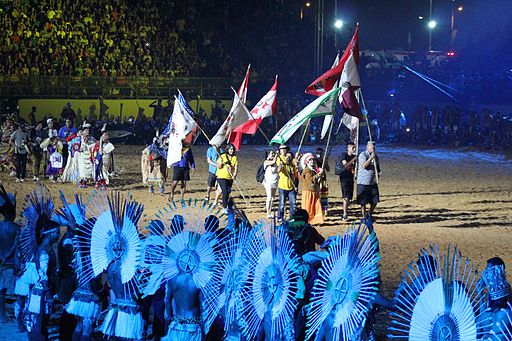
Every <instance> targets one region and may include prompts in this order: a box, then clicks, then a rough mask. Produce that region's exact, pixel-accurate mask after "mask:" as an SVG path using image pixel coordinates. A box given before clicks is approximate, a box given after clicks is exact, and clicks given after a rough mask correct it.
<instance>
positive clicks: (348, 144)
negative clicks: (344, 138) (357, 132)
mask: <svg viewBox="0 0 512 341" xmlns="http://www.w3.org/2000/svg"><path fill="white" fill-rule="evenodd" d="M355 145H356V144H355V143H354V142H348V143H347V147H348V146H355Z"/></svg>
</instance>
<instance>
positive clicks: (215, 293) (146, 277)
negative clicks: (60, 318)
mask: <svg viewBox="0 0 512 341" xmlns="http://www.w3.org/2000/svg"><path fill="white" fill-rule="evenodd" d="M226 226H227V216H226V215H225V214H223V213H222V212H221V211H220V209H219V208H218V207H215V206H212V205H208V204H206V203H205V202H204V201H202V200H188V201H180V202H172V203H168V205H167V206H166V207H164V208H163V209H161V210H160V211H159V212H158V213H157V214H156V217H155V219H154V220H153V221H152V222H151V223H150V224H149V226H148V227H147V229H148V231H149V234H148V236H147V237H146V239H145V241H144V249H143V255H142V262H141V267H142V268H143V270H142V271H141V272H140V274H141V277H143V279H141V280H139V283H141V284H142V285H143V286H144V287H143V288H142V289H141V291H142V292H143V293H144V294H146V295H149V294H152V293H153V292H154V291H155V290H157V289H158V288H159V287H160V286H161V285H162V283H165V282H167V281H169V280H171V279H173V278H174V277H175V276H176V275H178V274H180V273H183V272H187V273H190V274H191V275H192V279H193V281H194V284H195V285H196V287H197V288H198V289H200V290H201V292H202V294H203V298H204V300H205V302H203V307H204V309H203V326H204V330H205V332H207V331H208V329H209V327H210V325H211V324H212V323H213V320H214V319H215V317H216V316H217V313H218V311H219V295H220V285H221V281H222V274H223V272H224V268H225V264H226V261H227V257H226V255H225V254H226V252H227V250H226V249H225V245H226V243H225V242H226V240H227V238H226V237H222V236H221V234H220V233H219V229H220V228H225V227H226Z"/></svg>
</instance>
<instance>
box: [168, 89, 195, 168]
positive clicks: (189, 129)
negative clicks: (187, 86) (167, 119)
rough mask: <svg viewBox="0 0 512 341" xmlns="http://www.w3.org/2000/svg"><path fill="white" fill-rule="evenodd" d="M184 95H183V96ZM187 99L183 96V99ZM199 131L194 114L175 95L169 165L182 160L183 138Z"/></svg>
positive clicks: (170, 132) (170, 134)
mask: <svg viewBox="0 0 512 341" xmlns="http://www.w3.org/2000/svg"><path fill="white" fill-rule="evenodd" d="M182 97H183V96H182ZM184 100H185V99H184V98H183V101H184ZM196 131H197V123H196V121H194V119H193V118H192V115H191V114H190V113H189V112H188V111H187V109H185V107H183V105H182V101H180V100H179V99H178V98H176V96H175V97H174V108H173V112H172V120H171V128H170V131H169V139H168V142H169V150H168V153H167V167H171V166H172V164H173V163H176V162H178V161H180V159H181V156H182V155H181V149H182V140H183V139H185V140H187V139H190V137H189V135H192V133H194V132H196Z"/></svg>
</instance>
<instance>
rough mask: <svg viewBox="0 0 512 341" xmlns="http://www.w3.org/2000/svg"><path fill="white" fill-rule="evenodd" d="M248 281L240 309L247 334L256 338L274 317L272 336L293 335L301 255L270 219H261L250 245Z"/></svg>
mask: <svg viewBox="0 0 512 341" xmlns="http://www.w3.org/2000/svg"><path fill="white" fill-rule="evenodd" d="M245 257H246V261H245V263H244V264H243V266H242V268H241V271H242V279H243V281H244V283H243V285H244V286H243V288H242V290H241V294H240V298H241V305H240V311H239V312H238V314H239V316H240V318H242V319H243V320H244V325H243V326H242V327H243V334H244V336H245V337H246V338H247V339H253V338H255V337H256V334H257V332H258V330H259V329H260V326H261V324H262V323H263V320H264V319H265V318H269V319H271V325H272V327H271V334H272V335H266V337H267V338H268V339H275V338H277V337H278V336H279V335H285V334H286V335H287V337H293V335H291V336H290V335H289V334H288V332H289V331H290V329H293V316H294V313H295V309H296V306H297V300H296V298H295V295H296V293H297V282H298V278H299V273H298V267H297V263H298V262H297V256H296V254H295V251H294V249H293V245H292V243H291V241H290V239H289V238H288V235H287V234H286V232H284V231H283V230H276V229H275V227H274V226H273V224H271V223H270V222H269V221H265V222H259V223H257V226H256V227H255V230H254V235H253V236H252V238H251V240H250V242H249V243H248V245H247V247H246V254H245Z"/></svg>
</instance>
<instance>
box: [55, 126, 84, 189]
mask: <svg viewBox="0 0 512 341" xmlns="http://www.w3.org/2000/svg"><path fill="white" fill-rule="evenodd" d="M81 144H82V129H80V130H78V132H77V134H76V136H74V137H72V138H71V140H70V141H69V142H68V158H67V161H66V167H65V168H64V172H63V173H62V176H61V178H60V179H61V181H62V182H72V183H75V184H77V185H78V183H79V182H80V167H79V164H80V158H79V157H78V155H79V154H80V148H81Z"/></svg>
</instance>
